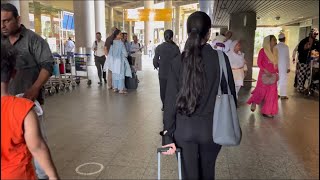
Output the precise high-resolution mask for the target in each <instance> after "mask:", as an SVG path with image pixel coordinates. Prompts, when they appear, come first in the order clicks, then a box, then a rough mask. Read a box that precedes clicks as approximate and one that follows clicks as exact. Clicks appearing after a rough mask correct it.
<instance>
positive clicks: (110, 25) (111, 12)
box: [108, 7, 114, 34]
mask: <svg viewBox="0 0 320 180" xmlns="http://www.w3.org/2000/svg"><path fill="white" fill-rule="evenodd" d="M113 26H114V19H113V8H112V7H110V8H109V27H110V29H108V32H109V34H111V33H112V32H111V28H112V27H113Z"/></svg>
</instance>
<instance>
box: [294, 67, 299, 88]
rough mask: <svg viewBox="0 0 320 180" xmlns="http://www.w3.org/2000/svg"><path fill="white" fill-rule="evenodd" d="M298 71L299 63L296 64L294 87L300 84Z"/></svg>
mask: <svg viewBox="0 0 320 180" xmlns="http://www.w3.org/2000/svg"><path fill="white" fill-rule="evenodd" d="M298 72H299V63H297V64H296V73H295V76H294V84H293V86H294V87H297V86H298Z"/></svg>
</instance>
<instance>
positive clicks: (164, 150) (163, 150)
mask: <svg viewBox="0 0 320 180" xmlns="http://www.w3.org/2000/svg"><path fill="white" fill-rule="evenodd" d="M169 149H170V148H169V147H165V148H158V149H157V152H158V153H159V152H161V153H162V152H167V151H168V150H169ZM176 152H181V149H180V148H177V149H176Z"/></svg>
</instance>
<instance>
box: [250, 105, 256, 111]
mask: <svg viewBox="0 0 320 180" xmlns="http://www.w3.org/2000/svg"><path fill="white" fill-rule="evenodd" d="M256 108H257V105H256V104H251V112H254V111H255V110H256Z"/></svg>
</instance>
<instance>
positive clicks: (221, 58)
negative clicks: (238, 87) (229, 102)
mask: <svg viewBox="0 0 320 180" xmlns="http://www.w3.org/2000/svg"><path fill="white" fill-rule="evenodd" d="M217 52H218V57H219V66H220V81H219V88H218V95H222V91H221V81H222V74H223V75H224V77H225V79H226V82H227V87H228V94H229V95H231V90H230V87H229V82H228V71H227V65H226V60H225V58H224V55H223V52H222V51H220V50H217Z"/></svg>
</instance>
